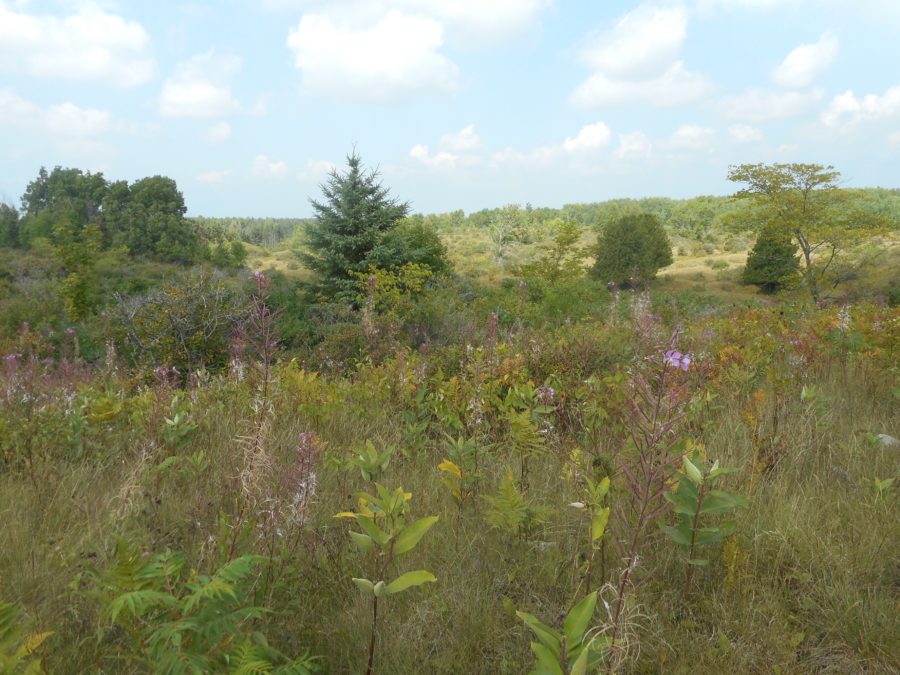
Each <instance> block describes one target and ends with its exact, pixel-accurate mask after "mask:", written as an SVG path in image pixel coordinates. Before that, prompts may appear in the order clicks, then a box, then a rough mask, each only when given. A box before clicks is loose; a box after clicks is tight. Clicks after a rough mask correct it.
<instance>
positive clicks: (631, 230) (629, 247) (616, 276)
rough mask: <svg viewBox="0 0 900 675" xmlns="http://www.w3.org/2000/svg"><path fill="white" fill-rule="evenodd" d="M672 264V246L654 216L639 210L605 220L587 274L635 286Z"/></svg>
mask: <svg viewBox="0 0 900 675" xmlns="http://www.w3.org/2000/svg"><path fill="white" fill-rule="evenodd" d="M671 264H672V245H671V244H670V243H669V237H668V236H666V232H665V230H663V227H662V225H660V222H659V220H657V218H656V216H654V215H652V214H649V213H640V214H633V215H626V216H622V217H621V218H617V219H616V220H612V221H609V222H608V223H606V224H605V225H604V226H603V229H601V230H600V235H599V236H598V237H597V248H596V251H595V262H594V267H593V268H592V270H591V274H592V275H593V276H594V277H595V278H597V279H599V280H600V281H613V282H615V283H617V284H620V285H626V286H636V285H640V284H642V283H644V282H645V281H650V280H651V279H653V278H654V277H655V276H656V272H657V271H658V270H659V269H660V268H662V267H666V266H667V265H671Z"/></svg>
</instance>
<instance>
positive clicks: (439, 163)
mask: <svg viewBox="0 0 900 675" xmlns="http://www.w3.org/2000/svg"><path fill="white" fill-rule="evenodd" d="M439 147H440V149H439V150H438V152H436V153H434V154H432V153H431V150H430V149H429V147H428V146H427V145H424V144H422V143H419V144H417V145H414V146H413V147H412V148H410V150H409V156H410V157H412V158H413V159H415V160H418V161H419V162H421V163H422V164H424V165H425V166H428V167H431V168H432V169H455V168H456V167H458V166H473V165H475V164H480V163H481V157H480V156H479V155H478V154H477V151H478V150H479V149H480V148H481V138H479V136H478V132H476V131H475V125H474V124H470V125H468V126H466V127H464V128H463V129H460V130H459V131H457V132H452V133H447V134H444V135H443V136H441V139H440V142H439Z"/></svg>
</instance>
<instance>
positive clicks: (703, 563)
mask: <svg viewBox="0 0 900 675" xmlns="http://www.w3.org/2000/svg"><path fill="white" fill-rule="evenodd" d="M687 564H688V565H694V566H696V567H706V566H707V565H709V560H701V559H700V558H694V559H693V560H688V561H687Z"/></svg>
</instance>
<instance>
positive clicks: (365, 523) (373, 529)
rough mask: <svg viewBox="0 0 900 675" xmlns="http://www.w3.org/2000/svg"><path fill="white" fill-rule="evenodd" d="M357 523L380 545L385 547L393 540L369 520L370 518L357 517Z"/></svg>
mask: <svg viewBox="0 0 900 675" xmlns="http://www.w3.org/2000/svg"><path fill="white" fill-rule="evenodd" d="M356 522H357V523H359V526H360V527H361V528H362V529H364V530H365V531H366V534H368V535H369V536H370V537H372V539H374V540H375V541H376V542H377V543H378V544H380V545H381V546H384V545H385V544H386V543H388V541H390V539H391V535H389V534H388V533H387V532H385V531H384V530H382V529H381V528H380V527H378V526H377V525H376V524H375V521H374V520H372V519H371V518H369V517H368V516H362V515H360V516H357V517H356Z"/></svg>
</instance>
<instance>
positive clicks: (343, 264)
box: [300, 152, 409, 299]
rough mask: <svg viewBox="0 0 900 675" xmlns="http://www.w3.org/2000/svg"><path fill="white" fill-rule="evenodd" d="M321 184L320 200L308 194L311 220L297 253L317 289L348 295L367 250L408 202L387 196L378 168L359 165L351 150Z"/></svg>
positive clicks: (365, 264)
mask: <svg viewBox="0 0 900 675" xmlns="http://www.w3.org/2000/svg"><path fill="white" fill-rule="evenodd" d="M321 187H322V194H323V197H324V199H322V201H317V200H315V199H310V203H311V204H312V207H313V211H314V212H315V220H314V221H313V222H312V223H311V224H310V225H309V226H308V227H307V229H306V241H305V243H306V248H307V251H305V252H302V253H301V254H300V257H301V259H302V260H303V262H304V264H306V266H307V267H309V268H310V269H311V270H312V271H313V272H315V274H316V276H317V277H318V288H319V291H320V292H321V293H323V294H324V295H326V296H328V297H331V298H342V299H348V298H351V297H353V296H354V295H355V287H356V284H357V283H358V279H357V278H356V277H355V276H354V274H356V273H362V272H365V271H366V270H367V269H368V267H369V263H370V260H369V254H370V253H371V252H372V250H373V249H374V248H375V247H376V246H377V245H378V243H379V242H380V241H381V239H382V235H384V233H386V232H388V231H390V230H392V229H393V228H394V227H395V226H396V225H397V222H398V221H399V220H400V219H401V218H403V217H404V216H406V215H407V213H408V212H409V204H408V203H406V202H399V201H397V200H396V199H393V198H391V197H390V191H389V190H388V188H386V187H384V186H382V184H381V182H380V181H379V180H378V172H377V171H376V170H374V169H373V170H370V171H366V170H364V168H363V166H362V160H361V159H360V157H359V155H357V154H356V152H353V153H352V154H351V155H349V156H348V157H347V169H346V170H345V171H344V172H338V171H337V170H334V171H332V172H331V175H330V176H329V178H328V180H327V181H326V182H325V183H324V184H323V185H322V186H321Z"/></svg>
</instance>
